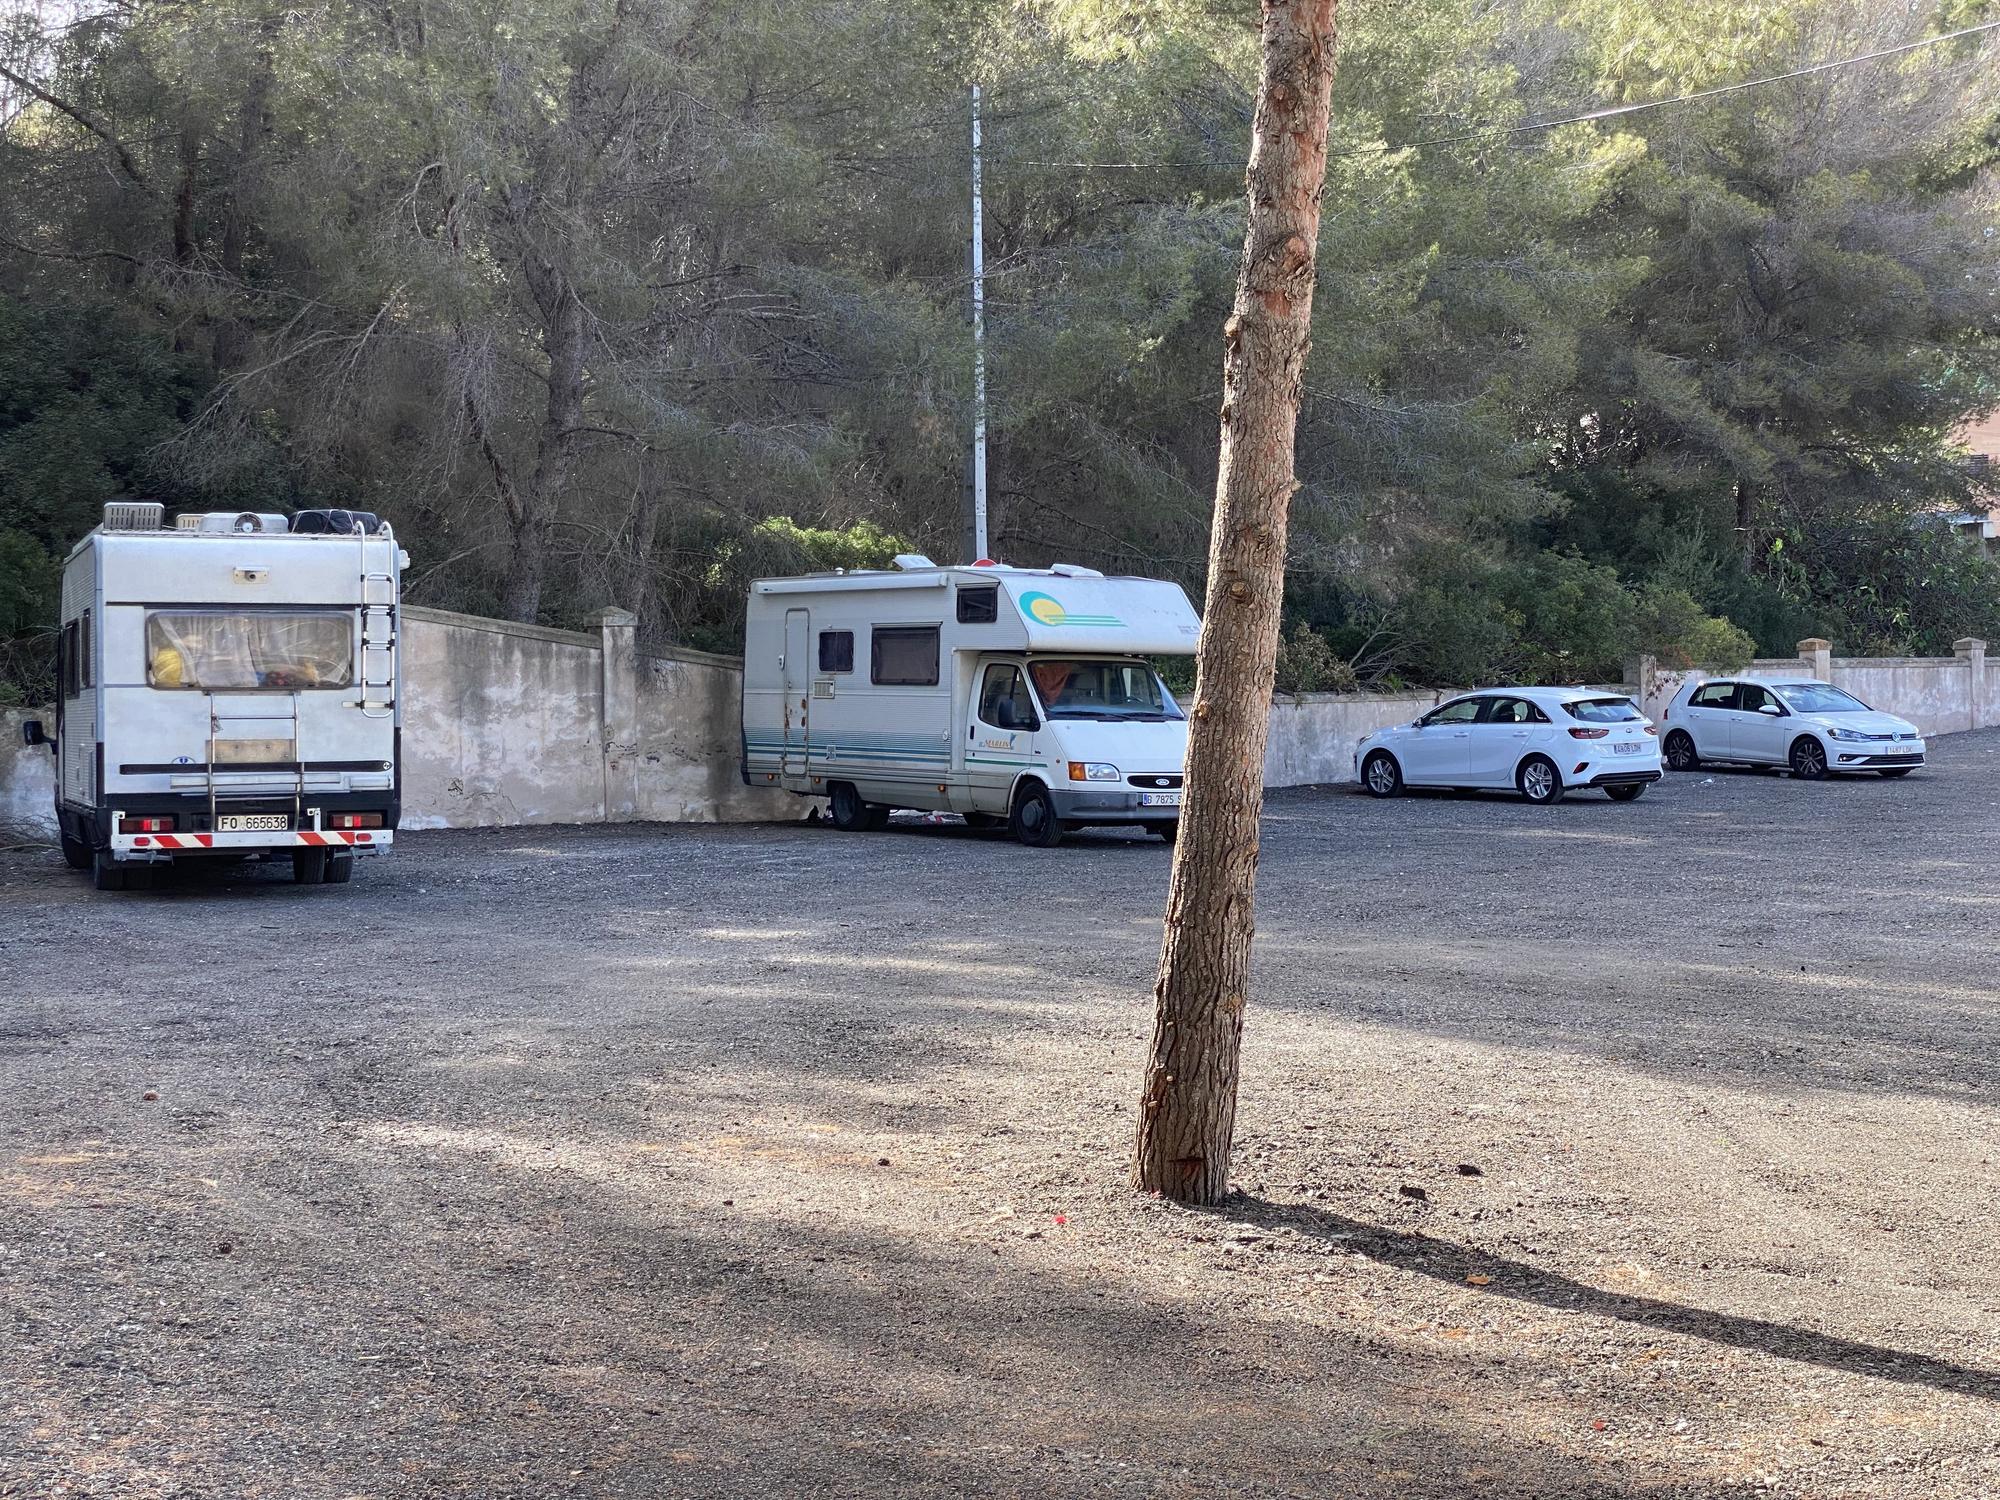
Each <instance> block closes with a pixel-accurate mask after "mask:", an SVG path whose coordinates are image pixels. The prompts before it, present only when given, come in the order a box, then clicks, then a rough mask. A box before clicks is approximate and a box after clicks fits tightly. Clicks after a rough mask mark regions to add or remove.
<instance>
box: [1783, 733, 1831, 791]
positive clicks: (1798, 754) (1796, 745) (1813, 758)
mask: <svg viewBox="0 0 2000 1500" xmlns="http://www.w3.org/2000/svg"><path fill="white" fill-rule="evenodd" d="M1788 759H1789V760H1790V761H1791V766H1792V774H1793V775H1794V776H1796V777H1797V778H1798V779H1799V780H1800V781H1824V780H1825V779H1826V746H1824V745H1822V744H1821V743H1820V742H1819V741H1818V740H1816V739H1814V738H1813V737H1812V736H1811V735H1809V734H1802V735H1800V736H1799V737H1798V738H1797V739H1795V740H1793V741H1792V753H1791V755H1790V756H1789V757H1788Z"/></svg>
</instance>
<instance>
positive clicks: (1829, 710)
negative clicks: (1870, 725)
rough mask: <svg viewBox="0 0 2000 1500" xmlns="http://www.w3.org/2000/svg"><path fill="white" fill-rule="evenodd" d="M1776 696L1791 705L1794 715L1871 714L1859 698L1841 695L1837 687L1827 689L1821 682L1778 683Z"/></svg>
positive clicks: (1845, 694)
mask: <svg viewBox="0 0 2000 1500" xmlns="http://www.w3.org/2000/svg"><path fill="white" fill-rule="evenodd" d="M1778 696H1779V697H1780V698H1783V699H1784V700H1785V702H1786V703H1788V704H1790V705H1791V707H1792V711H1793V712H1794V713H1801V714H1865V713H1870V712H1873V710H1871V709H1870V708H1869V707H1868V705H1867V704H1865V703H1863V702H1862V701H1861V700H1860V699H1859V698H1855V697H1852V696H1850V695H1849V694H1847V693H1843V692H1842V691H1841V690H1840V689H1839V688H1837V687H1828V686H1827V685H1826V684H1825V683H1823V682H1785V683H1780V684H1779V685H1778Z"/></svg>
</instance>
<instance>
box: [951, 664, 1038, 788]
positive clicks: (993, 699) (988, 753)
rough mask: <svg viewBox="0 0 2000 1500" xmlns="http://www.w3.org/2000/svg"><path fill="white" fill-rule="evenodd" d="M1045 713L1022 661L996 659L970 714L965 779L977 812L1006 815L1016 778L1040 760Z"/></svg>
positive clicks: (981, 677) (984, 671)
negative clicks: (1031, 687) (1040, 741)
mask: <svg viewBox="0 0 2000 1500" xmlns="http://www.w3.org/2000/svg"><path fill="white" fill-rule="evenodd" d="M1041 727H1042V723H1041V714H1040V713H1039V712H1038V711H1037V710H1036V707H1035V698H1034V694H1033V693H1032V692H1031V691H1030V690H1029V687H1028V678H1027V674H1026V673H1025V672H1023V671H1022V670H1021V666H1020V663H1019V662H1011V661H991V662H987V663H986V664H985V665H984V666H982V667H981V668H980V670H979V674H978V676H977V677H976V678H975V679H974V681H973V685H972V710H971V712H970V713H969V714H967V716H966V730H965V738H966V745H965V783H966V790H967V793H968V795H969V797H970V799H971V802H972V810H973V811H975V812H985V813H996V814H999V813H1005V812H1006V811H1007V810H1008V807H1009V804H1010V800H1011V798H1012V797H1013V795H1014V778H1015V777H1016V776H1018V775H1020V774H1021V771H1022V769H1023V768H1024V767H1027V766H1032V765H1036V764H1038V763H1039V756H1038V754H1037V751H1038V748H1039V745H1038V740H1037V736H1038V735H1039V734H1040V732H1041Z"/></svg>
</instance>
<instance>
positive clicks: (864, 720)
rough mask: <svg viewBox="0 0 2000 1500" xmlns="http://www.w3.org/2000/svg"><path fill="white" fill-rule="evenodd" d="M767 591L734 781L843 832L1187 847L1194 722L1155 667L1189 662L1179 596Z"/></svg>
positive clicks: (857, 583) (1186, 612)
mask: <svg viewBox="0 0 2000 1500" xmlns="http://www.w3.org/2000/svg"><path fill="white" fill-rule="evenodd" d="M896 561H897V569H896V571H894V572H890V571H886V570H885V571H881V572H873V571H871V572H853V573H823V574H815V575H812V576H810V577H805V578H766V579H760V580H759V581H757V582H756V583H753V584H752V585H751V586H750V601H749V613H748V619H747V621H746V623H745V629H744V646H743V779H744V780H745V781H746V782H748V783H749V784H750V785H752V786H780V787H784V788H785V789H786V790H788V791H793V792H798V793H800V794H802V795H805V796H818V797H826V798H827V799H828V801H829V804H830V807H831V810H832V814H833V821H834V823H835V824H836V825H837V826H839V827H841V828H880V827H881V826H882V825H883V824H884V823H886V822H887V821H888V817H889V813H890V811H891V810H892V809H895V808H914V809H917V810H920V811H938V812H955V813H960V814H963V815H964V817H965V820H966V821H967V822H968V823H971V824H972V825H973V826H975V827H996V826H998V825H999V824H1001V823H1002V822H1005V823H1007V824H1009V825H1010V826H1011V827H1012V829H1013V832H1014V835H1015V836H1016V837H1017V838H1019V839H1020V840H1021V841H1022V842H1023V843H1026V844H1032V845H1036V846H1039V847H1044V848H1046V847H1048V846H1050V845H1053V844H1056V843H1059V842H1060V841H1061V840H1062V836H1063V834H1064V833H1065V832H1066V831H1067V830H1069V829H1072V828H1078V827H1084V826H1087V825H1092V824H1114V823H1123V824H1137V825H1140V826H1142V827H1145V828H1149V829H1151V830H1152V831H1153V832H1155V833H1158V834H1159V835H1160V836H1161V837H1162V838H1166V839H1172V838H1173V837H1174V835H1175V834H1176V833H1177V832H1178V831H1179V828H1180V806H1181V775H1182V766H1183V763H1184V761H1185V759H1186V755H1187V719H1186V717H1185V715H1183V714H1182V712H1181V710H1180V706H1179V705H1178V704H1176V703H1175V702H1174V698H1173V695H1172V694H1171V693H1169V692H1168V691H1167V688H1166V685H1165V684H1164V683H1163V682H1161V680H1160V677H1159V674H1158V673H1157V672H1155V671H1154V670H1153V667H1152V665H1151V664H1150V662H1149V661H1148V660H1147V658H1148V657H1153V656H1191V655H1193V653H1194V648H1195V638H1196V635H1197V633H1198V632H1199V629H1200V624H1199V621H1198V620H1197V619H1196V616H1195V612H1194V609H1193V607H1192V606H1190V605H1189V603H1188V599H1187V595H1186V594H1184V593H1183V592H1182V591H1181V588H1180V585H1178V584H1175V583H1165V582H1162V581H1160V580H1158V579H1153V578H1107V577H1105V576H1104V575H1103V574H1102V573H1098V572H1094V571H1092V570H1091V569H1089V568H1078V567H1070V566H1067V565H1063V564H1058V565H1056V566H1055V567H1052V568H1050V569H1048V570H1046V571H1040V570H1031V569H1026V568H1007V567H1000V566H996V565H994V564H991V563H980V564H978V565H975V566H971V567H938V566H936V565H935V564H933V563H932V562H931V561H930V559H928V558H924V557H901V558H898V559H897V560H896Z"/></svg>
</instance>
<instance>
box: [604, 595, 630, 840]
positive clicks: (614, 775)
mask: <svg viewBox="0 0 2000 1500" xmlns="http://www.w3.org/2000/svg"><path fill="white" fill-rule="evenodd" d="M597 628H598V630H599V631H600V632H601V633H602V635H603V638H604V684H603V693H604V697H603V704H604V706H603V721H602V723H601V724H600V725H599V726H598V727H599V736H598V743H599V744H601V745H602V746H603V747H604V821H605V822H607V823H629V822H631V821H632V820H633V819H635V818H637V817H638V816H639V617H638V616H637V615H635V614H633V613H632V611H630V610H629V609H607V610H604V611H603V612H602V613H600V614H599V615H598V617H597Z"/></svg>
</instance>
